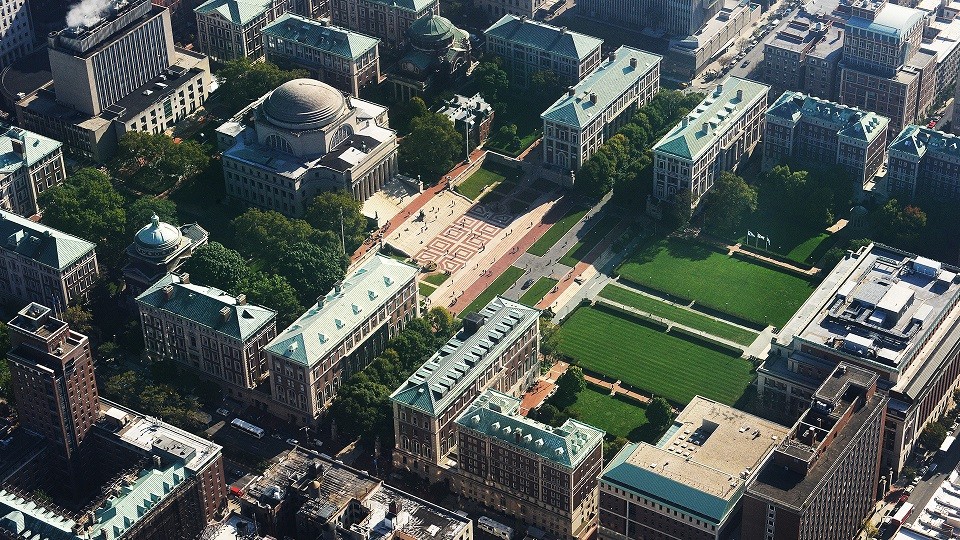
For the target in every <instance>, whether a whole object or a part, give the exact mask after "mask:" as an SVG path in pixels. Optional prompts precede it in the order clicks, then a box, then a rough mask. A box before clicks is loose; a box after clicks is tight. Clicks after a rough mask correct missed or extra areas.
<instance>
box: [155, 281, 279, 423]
mask: <svg viewBox="0 0 960 540" xmlns="http://www.w3.org/2000/svg"><path fill="white" fill-rule="evenodd" d="M137 308H138V309H139V311H140V328H141V330H142V331H143V343H144V347H145V348H146V351H147V356H148V357H150V358H151V359H153V360H156V361H161V360H172V361H174V362H176V363H177V364H179V365H181V366H184V367H186V368H188V369H189V370H191V371H193V372H195V373H198V374H200V375H201V376H203V377H206V378H207V379H211V380H213V381H215V382H217V383H221V384H223V386H224V390H226V393H227V395H229V396H231V397H235V398H237V399H238V400H239V401H243V402H246V403H248V404H254V405H259V406H261V407H264V405H263V404H264V403H265V401H266V399H265V398H260V402H259V403H252V402H251V400H252V399H254V397H255V396H256V394H254V393H252V392H250V391H251V390H253V389H255V388H257V387H258V386H260V385H262V384H264V383H265V382H266V379H267V377H268V376H269V368H268V365H267V359H266V354H265V353H264V352H263V348H264V347H265V346H266V345H267V343H269V342H270V340H272V339H273V338H274V337H275V336H276V335H277V312H275V311H273V310H271V309H267V308H264V307H260V306H255V305H252V304H247V297H246V295H243V294H240V295H238V296H236V297H234V296H230V295H229V294H227V293H226V292H224V291H221V290H219V289H216V288H213V287H205V286H202V285H197V284H193V283H190V276H189V274H182V275H180V276H177V275H174V274H167V275H166V276H164V277H162V278H161V279H160V280H159V281H157V282H156V283H154V284H153V285H151V286H150V287H149V288H147V289H146V290H145V291H144V292H143V293H141V294H140V295H139V296H137Z"/></svg>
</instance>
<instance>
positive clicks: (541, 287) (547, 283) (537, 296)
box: [520, 277, 557, 307]
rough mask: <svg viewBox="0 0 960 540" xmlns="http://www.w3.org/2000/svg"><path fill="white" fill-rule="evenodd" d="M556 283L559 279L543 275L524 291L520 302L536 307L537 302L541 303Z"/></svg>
mask: <svg viewBox="0 0 960 540" xmlns="http://www.w3.org/2000/svg"><path fill="white" fill-rule="evenodd" d="M556 284H557V280H555V279H552V278H548V277H542V278H540V279H538V280H537V282H536V283H534V284H533V285H531V286H530V288H529V289H527V290H526V291H525V292H524V293H523V296H521V297H520V303H521V304H526V305H528V306H534V307H536V305H537V303H539V302H540V300H542V299H543V297H544V296H546V295H547V293H548V292H550V289H552V288H553V286H554V285H556Z"/></svg>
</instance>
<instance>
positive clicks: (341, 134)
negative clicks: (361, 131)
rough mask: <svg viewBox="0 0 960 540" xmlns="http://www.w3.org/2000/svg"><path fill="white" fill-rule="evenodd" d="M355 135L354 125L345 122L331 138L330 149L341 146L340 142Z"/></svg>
mask: <svg viewBox="0 0 960 540" xmlns="http://www.w3.org/2000/svg"><path fill="white" fill-rule="evenodd" d="M351 135H353V127H351V126H350V124H344V125H342V126H340V127H339V128H337V131H335V132H334V133H333V138H332V139H330V149H331V150H333V149H334V148H336V147H338V146H340V143H342V142H343V141H345V140H347V139H348V138H350V136H351Z"/></svg>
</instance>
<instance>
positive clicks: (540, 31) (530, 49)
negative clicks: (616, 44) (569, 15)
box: [483, 15, 603, 87]
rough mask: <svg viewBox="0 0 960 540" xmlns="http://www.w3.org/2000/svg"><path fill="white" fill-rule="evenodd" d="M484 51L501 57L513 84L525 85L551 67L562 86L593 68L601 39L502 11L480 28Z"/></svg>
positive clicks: (598, 60)
mask: <svg viewBox="0 0 960 540" xmlns="http://www.w3.org/2000/svg"><path fill="white" fill-rule="evenodd" d="M483 35H484V36H485V37H486V39H487V42H486V47H487V53H489V54H494V55H497V56H499V57H500V58H502V59H503V62H504V69H505V70H506V71H507V75H509V77H510V82H511V83H513V84H517V85H520V86H521V87H526V86H529V85H530V79H531V77H533V75H534V74H536V73H537V72H538V71H552V72H554V73H555V74H556V75H557V77H558V78H559V79H560V83H561V84H563V85H565V86H573V85H575V84H577V83H579V82H580V81H582V80H583V78H584V77H586V76H587V75H588V74H590V73H591V72H593V70H594V69H596V67H597V66H598V65H600V61H601V60H602V59H603V58H602V57H601V54H600V46H601V45H603V40H602V39H598V38H595V37H593V36H588V35H586V34H580V33H578V32H572V31H570V30H568V29H567V28H566V27H558V26H552V25H549V24H546V23H542V22H538V21H534V20H532V19H528V18H526V17H514V16H513V15H504V16H503V17H501V18H500V20H498V21H497V22H495V23H493V24H492V25H491V26H490V28H487V29H486V30H484V31H483Z"/></svg>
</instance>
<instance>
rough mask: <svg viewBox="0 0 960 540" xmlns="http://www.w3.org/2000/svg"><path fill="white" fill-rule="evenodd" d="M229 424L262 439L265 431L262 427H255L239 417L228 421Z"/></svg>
mask: <svg viewBox="0 0 960 540" xmlns="http://www.w3.org/2000/svg"><path fill="white" fill-rule="evenodd" d="M230 425H231V426H233V427H235V428H237V429H239V430H240V431H242V432H244V433H246V434H247V435H252V436H254V437H256V438H258V439H262V438H263V436H264V435H265V434H266V433H267V432H266V431H264V430H263V428H260V427H257V426H255V425H253V424H251V423H250V422H244V421H243V420H241V419H239V418H234V419H233V421H232V422H230Z"/></svg>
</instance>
